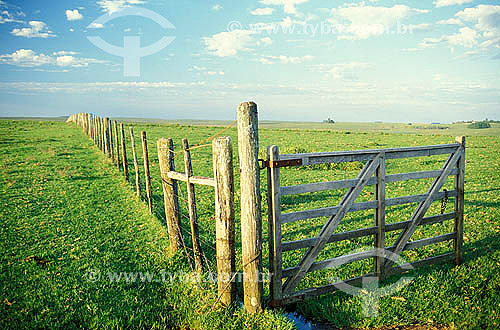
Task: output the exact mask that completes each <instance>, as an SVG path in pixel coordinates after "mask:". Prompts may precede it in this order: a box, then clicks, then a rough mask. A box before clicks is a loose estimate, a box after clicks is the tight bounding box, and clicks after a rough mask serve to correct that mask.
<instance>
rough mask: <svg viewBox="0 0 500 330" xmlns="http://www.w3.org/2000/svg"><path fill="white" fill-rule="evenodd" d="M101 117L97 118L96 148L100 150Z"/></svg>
mask: <svg viewBox="0 0 500 330" xmlns="http://www.w3.org/2000/svg"><path fill="white" fill-rule="evenodd" d="M101 124H102V123H101V117H97V146H98V147H99V149H100V150H102V127H101V126H102V125H101Z"/></svg>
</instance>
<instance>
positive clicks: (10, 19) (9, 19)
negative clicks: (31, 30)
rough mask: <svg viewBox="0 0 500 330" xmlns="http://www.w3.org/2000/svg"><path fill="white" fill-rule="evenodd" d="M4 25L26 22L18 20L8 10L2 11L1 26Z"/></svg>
mask: <svg viewBox="0 0 500 330" xmlns="http://www.w3.org/2000/svg"><path fill="white" fill-rule="evenodd" d="M21 14H22V13H21ZM18 16H19V15H18ZM4 23H24V22H23V21H21V20H19V19H16V18H15V17H14V15H13V14H11V13H10V12H9V11H8V10H2V11H1V12H0V24H4Z"/></svg>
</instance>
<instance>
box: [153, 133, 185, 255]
mask: <svg viewBox="0 0 500 330" xmlns="http://www.w3.org/2000/svg"><path fill="white" fill-rule="evenodd" d="M157 144H158V162H159V164H160V174H161V183H162V187H163V204H164V206H165V221H166V222H167V229H168V236H169V238H170V249H171V251H172V252H174V253H175V252H176V251H177V250H178V249H179V248H180V247H181V246H182V242H181V235H182V233H181V232H180V228H181V224H180V218H179V200H178V197H177V181H176V180H172V179H170V178H169V177H168V176H167V173H168V172H169V171H174V170H175V166H174V162H173V160H174V157H173V149H174V145H173V142H172V139H163V138H162V139H159V140H158V142H157Z"/></svg>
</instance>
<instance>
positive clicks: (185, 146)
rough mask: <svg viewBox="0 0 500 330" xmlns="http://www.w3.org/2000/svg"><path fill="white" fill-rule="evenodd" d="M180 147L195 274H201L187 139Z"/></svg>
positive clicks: (198, 238) (191, 171) (200, 250)
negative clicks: (182, 156) (182, 157)
mask: <svg viewBox="0 0 500 330" xmlns="http://www.w3.org/2000/svg"><path fill="white" fill-rule="evenodd" d="M182 147H183V149H184V166H185V170H186V179H187V180H186V184H187V195H188V209H189V220H190V225H191V236H192V238H193V254H194V263H195V268H196V272H197V273H198V274H201V273H202V272H203V260H202V257H203V250H202V248H201V244H200V237H199V229H198V216H197V214H196V195H195V191H194V184H192V183H191V182H190V179H189V178H190V177H191V176H193V167H192V166H191V152H190V151H189V143H188V140H187V139H182Z"/></svg>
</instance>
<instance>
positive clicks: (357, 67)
mask: <svg viewBox="0 0 500 330" xmlns="http://www.w3.org/2000/svg"><path fill="white" fill-rule="evenodd" d="M314 68H316V70H317V71H320V72H325V73H327V74H328V75H329V76H330V77H333V78H334V79H338V80H344V81H355V80H359V77H358V72H359V71H362V70H366V69H368V68H370V64H368V63H366V62H349V63H338V64H320V65H316V66H314Z"/></svg>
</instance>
